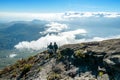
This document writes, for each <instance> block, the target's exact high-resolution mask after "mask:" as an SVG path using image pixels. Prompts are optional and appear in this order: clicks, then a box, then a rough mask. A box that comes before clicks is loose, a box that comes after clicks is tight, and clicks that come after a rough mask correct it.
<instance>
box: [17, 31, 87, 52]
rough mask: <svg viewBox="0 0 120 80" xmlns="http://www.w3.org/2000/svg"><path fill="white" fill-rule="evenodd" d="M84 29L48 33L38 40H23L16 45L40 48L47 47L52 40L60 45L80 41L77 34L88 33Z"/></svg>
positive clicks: (34, 48) (19, 47) (25, 47)
mask: <svg viewBox="0 0 120 80" xmlns="http://www.w3.org/2000/svg"><path fill="white" fill-rule="evenodd" d="M86 33H87V31H86V30H84V29H78V30H74V31H67V32H61V33H59V34H51V35H50V34H48V35H46V36H45V37H41V38H39V39H38V40H36V41H30V42H28V41H23V42H20V43H19V44H17V45H15V48H17V49H33V50H40V49H42V48H46V47H47V45H48V44H49V43H50V42H57V43H58V44H59V46H60V45H63V44H69V43H75V42H78V41H77V40H76V39H75V38H76V35H78V34H79V35H82V34H86Z"/></svg>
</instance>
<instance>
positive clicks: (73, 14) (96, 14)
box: [64, 12, 120, 19]
mask: <svg viewBox="0 0 120 80" xmlns="http://www.w3.org/2000/svg"><path fill="white" fill-rule="evenodd" d="M81 17H106V18H116V17H120V13H118V12H67V13H65V14H64V18H66V19H67V18H81Z"/></svg>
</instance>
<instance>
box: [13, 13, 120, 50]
mask: <svg viewBox="0 0 120 80" xmlns="http://www.w3.org/2000/svg"><path fill="white" fill-rule="evenodd" d="M16 15H20V14H16ZM29 15H30V14H29ZM29 15H26V14H23V15H21V16H27V17H28V18H31V19H40V20H47V21H49V23H47V24H45V26H46V29H45V31H42V32H40V33H38V34H44V36H42V37H40V38H39V39H37V40H33V41H22V42H19V43H18V44H16V45H15V48H17V49H30V50H40V49H43V48H46V47H47V45H48V44H49V43H50V42H57V44H58V45H59V46H61V45H64V44H74V43H81V42H90V41H102V40H107V39H113V38H120V30H119V28H120V26H119V25H120V13H117V12H80V13H76V12H68V13H56V14H55V13H50V14H31V15H32V17H30V16H29Z"/></svg>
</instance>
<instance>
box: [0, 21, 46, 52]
mask: <svg viewBox="0 0 120 80" xmlns="http://www.w3.org/2000/svg"><path fill="white" fill-rule="evenodd" d="M45 23H46V22H44V21H42V22H41V21H40V20H33V21H15V22H10V23H3V24H0V26H1V29H0V50H2V49H13V48H14V46H15V45H16V44H18V43H19V42H21V41H31V40H36V39H38V38H39V37H41V34H40V33H39V32H40V31H44V30H45V26H44V25H45ZM31 36H32V37H31Z"/></svg>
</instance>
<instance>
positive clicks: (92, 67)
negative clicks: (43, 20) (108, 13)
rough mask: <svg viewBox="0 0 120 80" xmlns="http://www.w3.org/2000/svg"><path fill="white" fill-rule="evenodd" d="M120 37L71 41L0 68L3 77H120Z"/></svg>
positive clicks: (45, 79) (64, 79) (4, 79)
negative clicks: (49, 51) (85, 41)
mask: <svg viewBox="0 0 120 80" xmlns="http://www.w3.org/2000/svg"><path fill="white" fill-rule="evenodd" d="M119 67H120V39H111V40H105V41H101V42H87V43H78V44H67V45H63V46H61V47H60V48H59V50H58V51H57V53H56V54H53V55H50V54H49V53H48V51H43V52H41V53H39V54H37V55H35V56H31V57H29V58H28V59H21V60H18V61H17V62H16V63H15V64H14V65H11V66H8V67H6V68H4V69H3V70H1V71H0V79H1V80H83V79H84V80H89V79H92V80H100V79H101V80H111V79H114V80H119V79H120V74H119V72H120V69H119Z"/></svg>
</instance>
